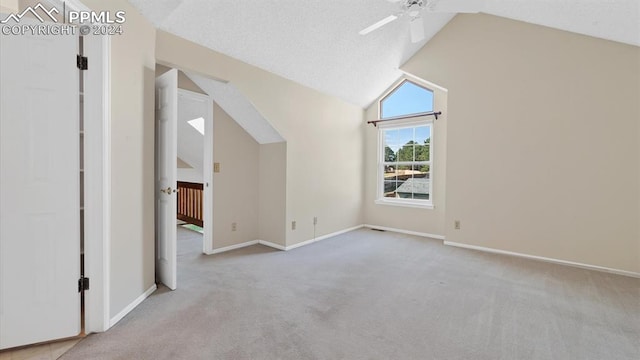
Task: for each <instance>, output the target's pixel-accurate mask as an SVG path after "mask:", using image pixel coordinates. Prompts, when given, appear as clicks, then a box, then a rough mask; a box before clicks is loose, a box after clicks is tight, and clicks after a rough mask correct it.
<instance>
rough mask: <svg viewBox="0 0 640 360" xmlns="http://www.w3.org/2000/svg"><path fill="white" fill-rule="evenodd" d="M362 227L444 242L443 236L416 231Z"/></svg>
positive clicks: (366, 225)
mask: <svg viewBox="0 0 640 360" xmlns="http://www.w3.org/2000/svg"><path fill="white" fill-rule="evenodd" d="M363 226H364V227H368V228H370V229H380V230H385V231H392V232H397V233H401V234H407V235H415V236H422V237H428V238H432V239H438V240H444V235H436V234H429V233H423V232H418V231H410V230H403V229H396V228H390V227H386V226H378V225H369V224H365V225H363Z"/></svg>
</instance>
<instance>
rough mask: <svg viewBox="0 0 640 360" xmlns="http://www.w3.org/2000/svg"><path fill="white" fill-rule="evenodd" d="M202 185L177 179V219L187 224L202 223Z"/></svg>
mask: <svg viewBox="0 0 640 360" xmlns="http://www.w3.org/2000/svg"><path fill="white" fill-rule="evenodd" d="M203 192H204V187H203V185H202V184H199V183H192V182H184V181H178V206H177V208H178V219H179V220H182V221H184V222H187V223H189V224H193V225H198V226H200V227H202V226H203V225H204V219H203V215H202V205H203V204H202V200H203Z"/></svg>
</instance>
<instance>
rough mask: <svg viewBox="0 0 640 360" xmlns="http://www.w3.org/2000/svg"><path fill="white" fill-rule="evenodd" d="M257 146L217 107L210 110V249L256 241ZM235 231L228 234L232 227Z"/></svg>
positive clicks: (215, 105)
mask: <svg viewBox="0 0 640 360" xmlns="http://www.w3.org/2000/svg"><path fill="white" fill-rule="evenodd" d="M259 150H260V147H259V145H258V143H257V142H256V141H255V140H254V139H253V138H252V137H251V136H250V135H249V134H247V132H246V131H244V129H243V128H241V127H240V126H239V125H238V124H237V123H236V122H235V121H234V120H233V119H232V118H231V117H230V116H229V115H227V113H226V112H224V110H222V109H221V108H220V107H219V106H218V105H217V104H215V103H214V106H213V161H214V162H218V163H220V172H219V173H214V174H213V247H214V249H218V248H221V247H224V246H229V245H234V244H239V243H243V242H246V241H252V240H256V239H258V184H259V181H258V179H259V178H258V175H259ZM234 222H235V223H236V224H237V230H236V231H231V230H232V229H231V224H232V223H234Z"/></svg>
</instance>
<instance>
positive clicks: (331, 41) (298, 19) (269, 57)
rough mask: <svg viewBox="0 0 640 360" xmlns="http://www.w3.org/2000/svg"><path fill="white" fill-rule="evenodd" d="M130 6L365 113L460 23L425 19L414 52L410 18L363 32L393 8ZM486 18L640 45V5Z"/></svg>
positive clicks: (361, 0) (331, 1) (604, 3)
mask: <svg viewBox="0 0 640 360" xmlns="http://www.w3.org/2000/svg"><path fill="white" fill-rule="evenodd" d="M439 1H440V2H446V1H457V2H461V1H467V2H469V1H472V2H473V1H474V0H439ZM478 1H480V0H478ZM130 2H131V3H132V4H133V5H134V6H135V7H136V8H137V9H139V11H140V12H141V13H142V14H143V15H144V16H145V17H146V18H147V19H149V20H150V21H151V22H152V23H153V24H154V25H155V26H156V27H158V28H160V29H162V30H165V31H168V32H170V33H173V34H176V35H178V36H181V37H184V38H186V39H189V40H191V41H194V42H196V43H199V44H201V45H203V46H206V47H208V48H210V49H213V50H216V51H218V52H221V53H224V54H226V55H229V56H231V57H234V58H236V59H239V60H241V61H244V62H246V63H249V64H252V65H255V66H257V67H260V68H262V69H265V70H267V71H270V72H272V73H275V74H278V75H280V76H282V77H285V78H288V79H290V80H293V81H295V82H298V83H300V84H303V85H306V86H308V87H311V88H313V89H316V90H318V91H321V92H324V93H327V94H330V95H333V96H336V97H338V98H341V99H343V100H345V101H347V102H350V103H353V104H356V105H359V106H361V107H366V106H368V105H369V104H371V103H372V102H373V101H374V100H375V99H376V98H377V97H378V96H379V95H380V94H381V93H382V92H383V91H384V90H385V89H386V88H388V87H389V86H390V85H391V84H392V83H393V82H394V81H396V80H397V79H398V78H399V77H400V76H401V75H402V74H401V72H400V71H399V70H398V68H399V67H400V66H401V65H402V64H403V63H404V62H405V61H406V60H408V59H409V58H410V57H411V56H412V55H414V54H415V53H416V52H417V51H418V50H419V49H420V48H421V47H422V46H424V44H425V43H426V42H428V41H429V39H431V38H432V37H433V36H434V35H435V34H436V33H437V32H438V31H439V30H440V29H442V28H443V27H444V26H445V25H446V24H447V23H448V22H449V21H450V20H451V19H452V18H453V17H454V16H455V13H430V12H426V11H425V12H424V23H425V35H426V36H425V39H424V40H423V41H421V42H419V43H415V44H414V43H411V41H410V36H409V25H408V19H407V17H406V16H405V17H401V18H400V19H398V20H396V21H394V22H391V23H389V24H387V25H386V26H384V27H382V28H380V29H378V30H376V31H373V32H371V33H369V34H368V35H366V36H362V35H359V34H358V32H359V31H360V30H362V29H364V28H366V27H367V26H369V25H371V24H373V23H375V22H376V21H379V20H381V19H383V18H385V17H387V16H388V15H390V14H396V13H398V10H399V4H397V3H393V2H391V1H388V0H304V1H300V0H255V1H249V0H209V1H206V0H130ZM482 12H484V13H488V14H493V15H498V16H503V17H507V18H511V19H515V20H520V21H525V22H529V23H534V24H539V25H543V26H548V27H553V28H557V29H561V30H567V31H572V32H576V33H580V34H585V35H589V36H594V37H599V38H603V39H608V40H613V41H618V42H623V43H627V44H632V45H636V46H640V1H638V0H486V1H484V3H483V5H482Z"/></svg>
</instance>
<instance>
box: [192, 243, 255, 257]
mask: <svg viewBox="0 0 640 360" xmlns="http://www.w3.org/2000/svg"><path fill="white" fill-rule="evenodd" d="M257 243H258V240H251V241H247V242H243V243H240V244H234V245H229V246H225V247H221V248H218V249H213V250H211V251H207V252H205V254H206V255H214V254H220V253H223V252H227V251H231V250H235V249H240V248H243V247H247V246H251V245H255V244H257Z"/></svg>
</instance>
